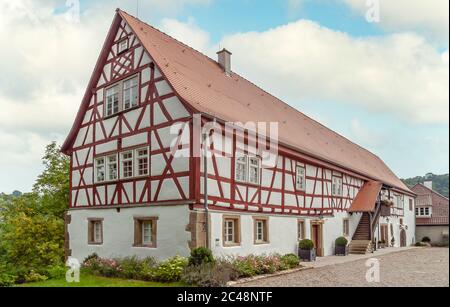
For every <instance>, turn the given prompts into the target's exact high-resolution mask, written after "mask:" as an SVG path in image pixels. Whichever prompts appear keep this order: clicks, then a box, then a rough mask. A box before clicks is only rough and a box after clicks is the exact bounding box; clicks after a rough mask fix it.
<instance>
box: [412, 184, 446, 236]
mask: <svg viewBox="0 0 450 307" xmlns="http://www.w3.org/2000/svg"><path fill="white" fill-rule="evenodd" d="M412 190H413V191H414V192H415V193H416V194H417V198H416V209H415V210H416V237H417V240H418V241H421V240H422V239H423V238H425V237H428V238H429V239H430V240H431V243H432V244H437V245H448V218H449V210H448V198H447V197H445V196H443V195H441V194H439V193H438V192H436V191H434V190H433V182H432V181H426V182H425V183H424V184H422V183H418V184H416V185H415V186H414V187H413V188H412Z"/></svg>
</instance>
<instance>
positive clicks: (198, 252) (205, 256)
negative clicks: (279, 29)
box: [189, 247, 214, 266]
mask: <svg viewBox="0 0 450 307" xmlns="http://www.w3.org/2000/svg"><path fill="white" fill-rule="evenodd" d="M206 263H214V257H213V254H212V252H211V250H209V249H207V248H205V247H199V248H196V249H194V250H193V251H192V252H191V256H190V257H189V265H191V266H192V265H193V266H198V265H202V264H206Z"/></svg>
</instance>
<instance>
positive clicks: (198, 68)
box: [63, 10, 412, 193]
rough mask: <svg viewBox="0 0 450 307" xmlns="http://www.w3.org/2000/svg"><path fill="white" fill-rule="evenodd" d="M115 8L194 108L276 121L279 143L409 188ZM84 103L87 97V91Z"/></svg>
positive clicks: (361, 152)
mask: <svg viewBox="0 0 450 307" xmlns="http://www.w3.org/2000/svg"><path fill="white" fill-rule="evenodd" d="M117 12H118V15H119V16H121V17H122V18H123V19H124V20H125V21H126V22H127V23H128V25H129V26H130V27H131V29H132V30H133V32H134V33H135V34H136V36H137V37H138V39H139V40H140V42H141V43H142V45H143V46H144V48H145V49H146V50H147V52H148V53H149V54H150V56H151V57H152V58H153V59H154V61H155V64H156V65H157V67H158V68H159V69H160V70H161V72H162V73H163V75H164V76H165V77H166V78H167V79H168V81H169V82H170V84H171V85H172V86H173V88H174V90H175V91H176V92H177V93H178V95H179V96H180V97H181V98H182V99H183V100H184V101H185V102H186V103H188V104H189V105H191V107H192V108H193V109H194V110H196V111H197V112H199V113H202V114H205V115H208V116H211V117H214V118H216V119H218V120H222V121H231V122H244V123H245V122H248V121H253V122H278V123H279V139H280V143H281V144H282V145H284V146H286V147H288V148H291V149H294V150H296V151H298V152H300V153H303V154H307V155H309V156H311V157H314V158H319V159H321V160H324V161H326V162H329V163H332V164H334V165H336V166H339V167H342V168H344V169H348V170H351V171H353V172H355V173H358V174H360V175H362V176H365V177H367V178H371V179H373V180H376V181H381V182H383V183H385V184H387V185H390V186H392V187H395V188H397V189H400V190H402V191H404V192H407V193H412V192H411V190H409V189H408V187H407V186H406V185H405V184H403V182H402V181H401V180H400V179H398V177H397V176H396V175H395V174H394V173H393V172H392V171H391V170H390V169H389V167H387V166H386V164H385V163H384V162H383V161H382V160H381V159H380V158H379V157H378V156H376V155H374V154H373V153H371V152H369V151H368V150H366V149H364V148H362V147H360V146H358V145H356V144H355V143H353V142H351V141H349V140H348V139H346V138H345V137H343V136H341V135H339V134H338V133H336V132H334V131H332V130H330V129H328V128H327V127H325V126H323V125H322V124H320V123H318V122H317V121H315V120H313V119H311V118H309V117H308V116H306V115H304V114H303V113H301V112H299V111H297V110H296V109H294V108H292V107H290V106H289V105H287V104H286V103H284V102H283V101H281V100H279V99H278V98H276V97H274V96H272V95H271V94H269V93H267V92H265V91H264V90H262V89H261V88H259V87H257V86H256V85H254V84H253V83H251V82H249V81H248V80H246V79H244V78H243V77H241V76H239V75H238V74H236V73H234V72H233V73H232V74H231V76H227V75H226V74H225V73H224V72H223V70H222V68H221V67H220V66H219V65H218V63H217V62H216V61H215V60H212V59H211V58H209V57H207V56H205V55H204V54H202V53H200V52H198V51H196V50H194V49H192V48H191V47H189V46H187V45H185V44H183V43H181V42H179V41H177V40H175V39H174V38H172V37H170V36H168V35H166V34H165V33H163V32H160V31H159V30H157V29H155V28H153V27H151V26H149V25H148V24H146V23H144V22H142V21H140V20H138V19H136V18H135V17H133V16H131V15H129V14H127V13H125V12H123V11H121V10H118V11H117ZM116 18H117V16H116ZM84 103H88V101H87V99H86V96H85V101H84ZM79 113H80V112H79ZM78 121H79V122H81V121H82V120H81V119H78ZM75 125H76V124H75ZM74 130H77V128H75V126H74V128H73V129H72V131H71V134H73V133H74V132H73V131H74ZM72 138H74V136H72ZM72 141H73V140H72V139H71V137H70V136H69V138H68V139H67V140H66V143H65V144H64V145H63V151H67V150H68V148H70V146H71V143H72Z"/></svg>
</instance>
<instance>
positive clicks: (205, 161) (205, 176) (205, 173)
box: [203, 133, 210, 248]
mask: <svg viewBox="0 0 450 307" xmlns="http://www.w3.org/2000/svg"><path fill="white" fill-rule="evenodd" d="M207 140H208V134H207V133H204V134H203V194H204V195H203V196H204V201H205V203H204V206H205V237H206V248H210V244H209V205H208V148H207V147H206V145H207V142H206V141H207Z"/></svg>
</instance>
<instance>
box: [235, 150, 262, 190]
mask: <svg viewBox="0 0 450 307" xmlns="http://www.w3.org/2000/svg"><path fill="white" fill-rule="evenodd" d="M260 176H261V163H260V160H259V158H258V157H248V156H247V155H243V154H241V155H239V154H238V156H237V158H236V170H235V179H236V181H240V182H248V183H251V184H259V181H260Z"/></svg>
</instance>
